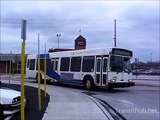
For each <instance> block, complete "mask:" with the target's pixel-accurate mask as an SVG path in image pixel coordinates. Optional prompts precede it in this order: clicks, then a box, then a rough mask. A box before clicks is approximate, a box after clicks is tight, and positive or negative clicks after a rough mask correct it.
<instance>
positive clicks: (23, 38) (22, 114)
mask: <svg viewBox="0 0 160 120" xmlns="http://www.w3.org/2000/svg"><path fill="white" fill-rule="evenodd" d="M26 23H27V21H26V20H22V27H21V39H22V40H23V41H22V50H21V120H24V118H25V112H24V96H25V95H24V69H25V40H26Z"/></svg>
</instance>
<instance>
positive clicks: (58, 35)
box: [56, 34, 61, 48]
mask: <svg viewBox="0 0 160 120" xmlns="http://www.w3.org/2000/svg"><path fill="white" fill-rule="evenodd" d="M56 36H57V37H58V48H59V37H60V36H61V34H57V35H56Z"/></svg>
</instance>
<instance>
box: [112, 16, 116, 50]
mask: <svg viewBox="0 0 160 120" xmlns="http://www.w3.org/2000/svg"><path fill="white" fill-rule="evenodd" d="M113 39H114V47H116V19H115V20H114V38H113Z"/></svg>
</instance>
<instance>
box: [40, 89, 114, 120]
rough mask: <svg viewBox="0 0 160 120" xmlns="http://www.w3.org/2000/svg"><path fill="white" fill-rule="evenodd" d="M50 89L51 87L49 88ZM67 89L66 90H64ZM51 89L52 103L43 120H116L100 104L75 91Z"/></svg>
mask: <svg viewBox="0 0 160 120" xmlns="http://www.w3.org/2000/svg"><path fill="white" fill-rule="evenodd" d="M48 87H49V86H48ZM64 89H66V88H64ZM50 90H51V89H49V90H48V91H47V92H48V93H49V94H50V102H49V104H48V107H47V109H46V112H45V114H44V117H43V120H114V119H113V118H112V116H111V115H110V114H109V113H108V111H107V110H105V109H104V107H103V106H102V105H100V104H99V103H98V102H97V103H95V102H94V101H93V100H92V99H90V98H89V97H88V96H87V95H85V94H82V93H76V92H74V91H68V90H67V91H65V92H64V91H62V90H60V89H59V88H57V89H56V90H57V91H56V92H55V90H51V91H50Z"/></svg>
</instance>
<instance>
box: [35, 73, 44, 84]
mask: <svg viewBox="0 0 160 120" xmlns="http://www.w3.org/2000/svg"><path fill="white" fill-rule="evenodd" d="M36 83H38V74H37V75H36ZM40 83H43V79H42V75H41V74H40Z"/></svg>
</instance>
